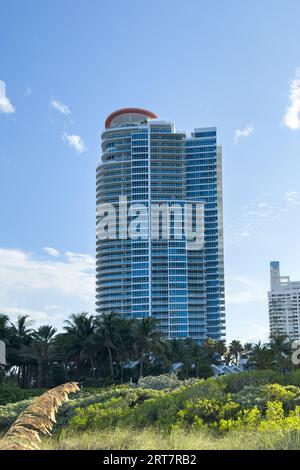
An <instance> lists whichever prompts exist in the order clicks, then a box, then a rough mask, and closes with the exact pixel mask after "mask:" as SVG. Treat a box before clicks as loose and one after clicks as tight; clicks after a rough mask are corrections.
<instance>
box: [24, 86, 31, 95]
mask: <svg viewBox="0 0 300 470" xmlns="http://www.w3.org/2000/svg"><path fill="white" fill-rule="evenodd" d="M31 93H32V89H31V88H30V86H27V87H26V90H25V95H26V96H29V95H31Z"/></svg>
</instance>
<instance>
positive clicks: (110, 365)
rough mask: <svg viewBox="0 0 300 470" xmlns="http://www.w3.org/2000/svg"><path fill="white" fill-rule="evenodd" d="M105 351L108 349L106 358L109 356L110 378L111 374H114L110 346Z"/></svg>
mask: <svg viewBox="0 0 300 470" xmlns="http://www.w3.org/2000/svg"><path fill="white" fill-rule="evenodd" d="M107 351H108V358H109V368H110V374H111V376H112V378H113V376H114V363H113V358H112V352H111V348H110V347H108V348H107Z"/></svg>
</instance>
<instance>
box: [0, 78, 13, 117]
mask: <svg viewBox="0 0 300 470" xmlns="http://www.w3.org/2000/svg"><path fill="white" fill-rule="evenodd" d="M0 111H1V112H2V113H6V114H11V113H14V112H15V108H14V107H13V105H12V104H11V102H10V100H9V98H8V97H7V96H6V84H5V82H4V81H3V80H0Z"/></svg>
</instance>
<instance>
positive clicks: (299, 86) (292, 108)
mask: <svg viewBox="0 0 300 470" xmlns="http://www.w3.org/2000/svg"><path fill="white" fill-rule="evenodd" d="M282 123H283V125H284V126H286V127H289V128H290V129H292V130H298V129H300V67H299V68H298V69H297V70H296V74H295V78H294V79H293V80H292V81H291V83H290V94H289V104H288V107H287V109H286V113H285V115H284V117H283V120H282Z"/></svg>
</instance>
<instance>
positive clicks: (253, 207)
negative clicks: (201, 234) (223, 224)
mask: <svg viewBox="0 0 300 470" xmlns="http://www.w3.org/2000/svg"><path fill="white" fill-rule="evenodd" d="M299 207H300V192H298V191H295V190H289V191H286V192H284V193H281V194H278V193H277V192H275V191H274V193H267V194H264V195H262V199H261V200H258V201H256V202H252V203H249V204H247V205H245V206H244V207H243V208H242V214H241V220H240V221H238V222H237V223H236V224H235V226H233V227H231V232H232V236H231V240H232V242H234V241H236V240H241V239H247V238H250V237H251V236H252V235H253V234H255V232H256V231H257V230H259V229H260V228H261V227H262V226H264V225H266V224H267V223H272V222H274V221H276V220H278V219H279V218H281V217H283V216H284V215H285V214H286V213H289V212H291V211H295V210H299Z"/></svg>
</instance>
